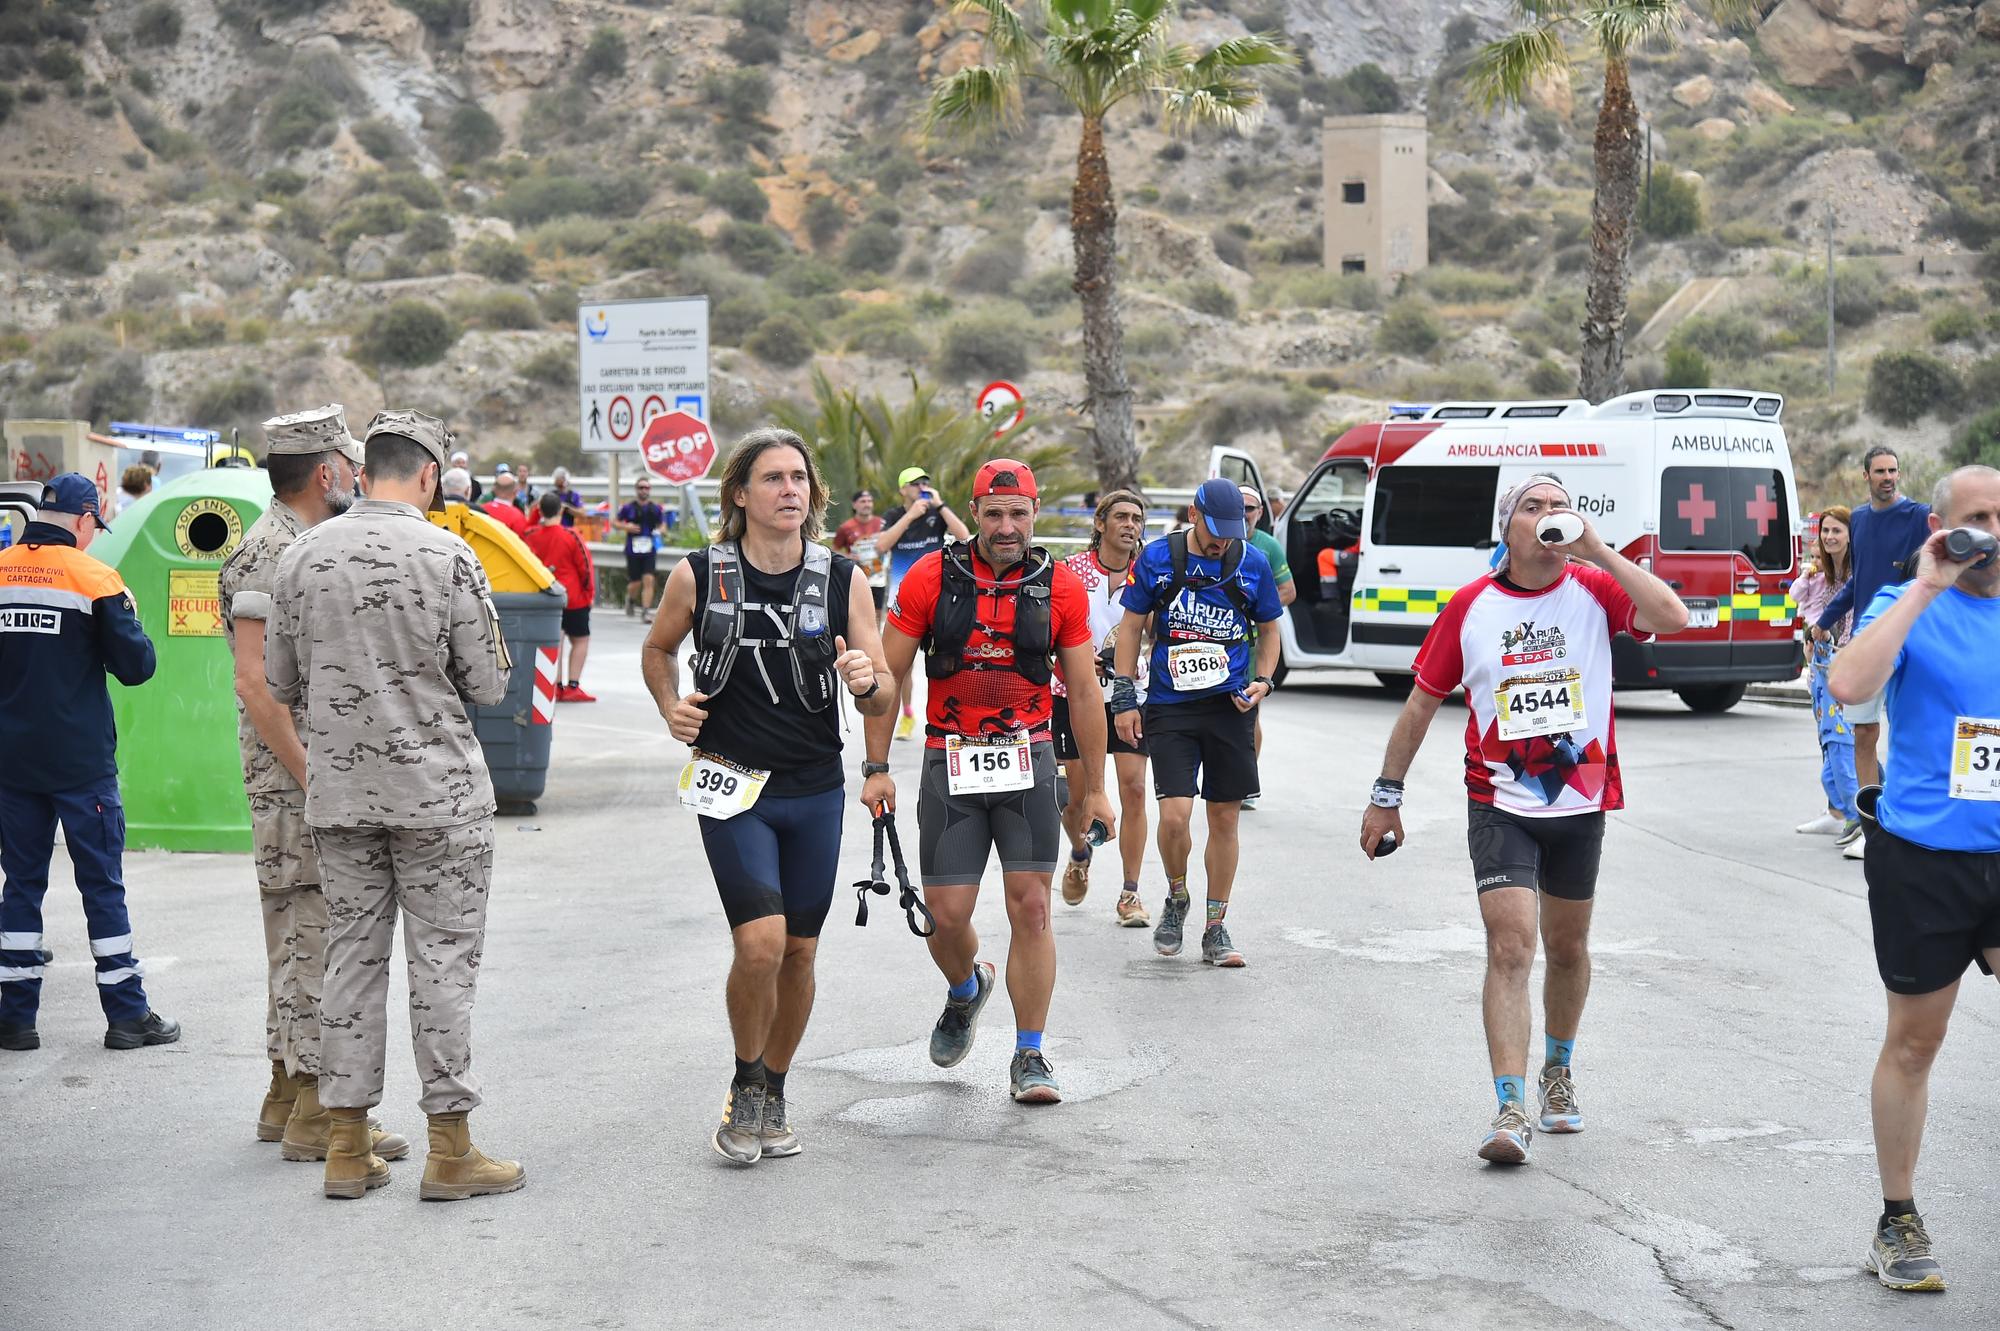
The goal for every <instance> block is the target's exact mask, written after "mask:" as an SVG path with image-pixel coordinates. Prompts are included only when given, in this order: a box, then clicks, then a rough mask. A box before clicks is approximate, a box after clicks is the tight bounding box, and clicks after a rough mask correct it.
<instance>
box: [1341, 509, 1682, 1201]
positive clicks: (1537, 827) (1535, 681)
mask: <svg viewBox="0 0 2000 1331" xmlns="http://www.w3.org/2000/svg"><path fill="white" fill-rule="evenodd" d="M1497 519H1498V521H1497V531H1498V534H1499V537H1500V541H1501V547H1500V550H1499V552H1498V555H1497V556H1496V560H1495V567H1494V570H1493V572H1491V573H1489V574H1487V575H1486V576H1485V577H1483V578H1480V579H1479V580H1478V581H1477V582H1474V583H1470V584H1468V585H1467V586H1464V587H1461V588H1459V590H1458V591H1457V593H1455V594H1454V595H1453V596H1452V598H1451V601H1450V602H1449V603H1448V604H1447V605H1446V606H1445V608H1444V612H1443V613H1442V614H1440V615H1439V616H1438V618H1437V622H1436V623H1435V624H1433V625H1432V626H1431V630H1430V633H1429V635H1428V636H1427V637H1426V638H1425V639H1424V645H1423V647H1422V649H1421V650H1420V651H1419V652H1418V653H1417V663H1416V664H1417V686H1416V688H1415V689H1413V690H1412V691H1411V693H1410V700H1409V702H1408V703H1407V704H1405V705H1404V707H1403V712H1402V715H1401V716H1400V717H1398V718H1397V720H1396V727H1395V729H1394V730H1393V731H1392V732H1391V733H1390V735H1389V748H1388V752H1387V754H1386V755H1385V756H1384V757H1383V759H1382V775H1381V776H1380V777H1379V778H1378V779H1377V780H1376V782H1375V788H1374V790H1373V792H1372V793H1371V794H1370V796H1369V805H1368V809H1367V812H1366V813H1365V815H1364V816H1363V818H1362V822H1361V849H1362V850H1363V852H1365V853H1366V854H1367V855H1368V857H1369V858H1370V859H1373V858H1375V855H1376V853H1377V851H1378V850H1379V849H1380V848H1381V843H1382V841H1383V838H1384V837H1385V836H1389V835H1393V836H1394V837H1395V839H1396V842H1397V843H1401V842H1403V841H1404V840H1406V838H1405V837H1404V834H1403V818H1402V813H1401V811H1400V810H1401V806H1402V802H1403V778H1404V776H1405V775H1406V774H1407V773H1408V772H1409V770H1410V764H1411V763H1412V762H1413V761H1414V760H1415V759H1416V756H1417V748H1418V746H1419V745H1421V744H1422V743H1423V739H1424V734H1425V732H1426V731H1427V730H1429V728H1430V724H1431V719H1432V718H1433V717H1435V716H1436V715H1437V710H1438V705H1439V704H1440V703H1442V702H1443V701H1444V700H1445V698H1447V697H1448V696H1450V694H1451V692H1452V690H1453V689H1456V688H1458V687H1459V686H1460V685H1463V686H1464V687H1465V702H1466V710H1467V712H1468V713H1469V715H1468V719H1467V721H1466V727H1465V785H1466V790H1467V791H1468V793H1469V794H1470V797H1471V798H1470V801H1469V812H1468V815H1467V831H1466V839H1467V842H1468V845H1469V846H1470V848H1471V852H1472V871H1473V875H1474V882H1475V886H1476V889H1477V892H1478V896H1479V913H1480V915H1481V917H1482V918H1483V920H1484V921H1485V924H1486V983H1485V995H1484V1017H1485V1023H1486V1050H1487V1056H1488V1059H1489V1062H1490V1063H1491V1066H1492V1072H1493V1088H1494V1093H1495V1094H1496V1095H1497V1096H1498V1098H1499V1112H1498V1113H1497V1114H1496V1115H1495V1117H1494V1119H1493V1125H1492V1127H1491V1129H1490V1130H1489V1131H1488V1132H1487V1133H1486V1134H1485V1136H1484V1137H1483V1138H1482V1139H1481V1141H1480V1145H1479V1156H1480V1158H1481V1159H1483V1160H1489V1161H1492V1162H1493V1163H1495V1164H1515V1165H1519V1164H1526V1163H1527V1161H1528V1148H1529V1145H1530V1143H1531V1140H1532V1138H1533V1129H1532V1128H1531V1127H1530V1126H1529V1120H1528V1112H1527V1103H1526V1102H1527V1090H1526V1086H1527V1055H1528V1034H1529V1030H1530V1028H1531V1025H1532V1022H1531V1017H1530V1012H1529V1000H1528V975H1529V971H1530V970H1531V969H1532V968H1533V966H1534V962H1535V935H1536V929H1537V925H1538V924H1539V926H1540V932H1541V938H1542V944H1543V946H1544V947H1545V948H1546V949H1547V952H1548V974H1547V976H1546V978H1545V980H1544V982H1543V986H1542V1001H1543V1005H1544V1009H1545V1024H1546V1031H1545V1033H1546V1052H1545V1057H1544V1060H1543V1064H1542V1075H1541V1118H1540V1126H1541V1129H1542V1131H1544V1132H1579V1131H1581V1130H1582V1128H1583V1111H1582V1109H1581V1108H1580V1107H1579V1106H1578V1103H1577V1097H1576V1088H1575V1084H1574V1083H1573V1081H1572V1080H1571V1074H1570V1055H1571V1051H1572V1050H1573V1049H1574V1047H1575V1045H1576V1034H1577V1027H1578V1025H1579V1024H1580V1023H1581V1022H1582V1020H1583V1003H1584V999H1585V997H1586V996H1587V995H1588V994H1589V992H1590V950H1589V942H1590V911H1591V900H1592V898H1593V896H1594V895H1595V893H1596V891H1597V866H1598V857H1599V854H1600V852H1601V850H1602V848H1603V844H1604V814H1605V811H1606V810H1609V809H1620V808H1623V807H1624V805H1625V797H1624V788H1623V782H1622V779H1621V777H1620V775H1619V770H1618V744H1617V738H1616V734H1615V732H1614V730H1613V726H1612V715H1611V640H1612V639H1613V638H1615V637H1616V636H1617V635H1618V634H1620V633H1629V634H1632V635H1634V636H1638V637H1643V636H1650V635H1652V634H1656V633H1678V632H1679V631H1680V630H1682V629H1683V628H1685V627H1687V618H1688V615H1687V606H1685V605H1684V604H1682V602H1681V599H1680V598H1679V597H1678V596H1676V595H1675V594H1674V591H1673V589H1672V588H1671V587H1669V586H1667V584H1666V583H1664V582H1662V581H1661V580H1660V579H1658V578H1656V577H1654V576H1653V575H1652V574H1651V573H1649V572H1647V571H1646V570H1644V569H1642V568H1640V567H1639V566H1638V565H1637V564H1635V563H1633V562H1632V561H1631V560H1629V559H1627V558H1625V557H1624V556H1623V555H1621V554H1619V553H1618V552H1617V551H1616V550H1613V549H1612V548H1611V547H1610V546H1608V545H1606V544H1605V543H1604V540H1603V538H1602V537H1600V536H1599V535H1598V534H1597V532H1596V530H1595V529H1594V528H1593V527H1592V526H1591V525H1590V522H1589V520H1588V519H1587V518H1585V517H1584V516H1583V515H1582V514H1580V513H1576V512H1574V511H1573V509H1572V508H1571V505H1570V496H1569V491H1568V490H1567V489H1566V488H1565V487H1564V486H1563V484H1562V482H1561V481H1559V480H1557V479H1556V478H1555V477H1554V476H1551V475H1546V474H1543V475H1536V476H1530V477H1528V478H1527V479H1526V480H1524V481H1522V482H1521V483H1520V484H1518V485H1516V486H1514V487H1513V488H1511V489H1509V490H1508V491H1507V492H1506V493H1505V494H1504V495H1502V496H1501V498H1500V504H1499V511H1498V514H1497ZM1585 561H1587V562H1585Z"/></svg>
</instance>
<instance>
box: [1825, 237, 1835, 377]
mask: <svg viewBox="0 0 2000 1331" xmlns="http://www.w3.org/2000/svg"><path fill="white" fill-rule="evenodd" d="M1834 374H1835V362H1834V351H1833V204H1832V203H1831V202H1829V203H1828V204H1827V205H1826V391H1827V392H1829V393H1831V392H1833V380H1834Z"/></svg>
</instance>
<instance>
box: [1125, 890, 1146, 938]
mask: <svg viewBox="0 0 2000 1331" xmlns="http://www.w3.org/2000/svg"><path fill="white" fill-rule="evenodd" d="M1152 922H1153V917H1152V916H1151V915H1149V914H1147V913H1146V903H1145V902H1143V901H1141V900H1139V894H1138V893H1137V892H1129V891H1127V892H1120V893H1119V894H1118V927H1119V928H1121V929H1143V928H1145V927H1146V926H1147V925H1149V924H1151V923H1152Z"/></svg>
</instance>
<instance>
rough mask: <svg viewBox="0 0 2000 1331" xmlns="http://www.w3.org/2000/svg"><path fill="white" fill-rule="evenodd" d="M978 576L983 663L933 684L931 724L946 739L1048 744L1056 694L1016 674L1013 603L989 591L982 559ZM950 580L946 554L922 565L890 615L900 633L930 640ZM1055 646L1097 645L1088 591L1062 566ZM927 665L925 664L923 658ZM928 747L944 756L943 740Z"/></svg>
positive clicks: (972, 646) (976, 651) (971, 651)
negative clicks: (943, 585) (1025, 737)
mask: <svg viewBox="0 0 2000 1331" xmlns="http://www.w3.org/2000/svg"><path fill="white" fill-rule="evenodd" d="M972 571H973V576H974V577H976V578H977V579H978V580H979V585H980V592H979V609H978V614H977V615H976V616H975V617H974V623H973V627H972V635H971V636H970V637H969V638H967V639H966V643H965V659H966V660H967V661H978V662H980V663H981V665H982V667H983V668H982V669H979V670H961V671H959V672H958V673H957V674H956V675H952V676H950V677H949V678H946V679H934V680H932V681H931V682H930V701H929V703H928V705H927V707H926V716H925V720H926V721H927V722H929V724H930V728H931V729H932V730H933V731H946V732H949V733H951V734H954V735H965V736H968V737H971V738H974V739H977V738H979V737H981V736H994V735H1006V734H1011V733H1014V732H1016V731H1020V730H1026V731H1027V732H1028V734H1029V738H1031V739H1033V740H1036V741H1045V740H1047V739H1048V738H1049V714H1050V711H1051V710H1052V709H1051V705H1050V702H1049V697H1050V695H1049V686H1048V685H1046V684H1041V685H1036V684H1030V683H1029V682H1028V681H1027V680H1026V679H1023V678H1022V677H1021V674H1020V672H1019V671H1017V670H1015V669H1014V639H1013V632H1014V595H1013V593H1011V592H1009V591H1006V590H1004V589H996V590H991V591H989V590H988V588H989V587H990V586H991V585H992V583H993V580H994V575H993V569H992V568H991V567H990V566H989V565H988V564H987V562H986V561H985V560H983V559H981V558H980V557H979V555H978V553H977V552H976V551H975V552H974V554H973V556H972ZM1025 571H1026V565H1025V564H1017V565H1015V566H1014V567H1013V568H1011V569H1009V570H1008V571H1007V576H1006V577H1005V578H1004V579H1003V580H1002V584H1003V588H1004V585H1005V584H1006V583H1018V582H1019V581H1020V580H1021V575H1022V573H1024V572H1025ZM943 576H944V553H943V552H942V551H939V550H933V551H931V552H930V553H929V554H927V555H925V556H924V557H923V558H922V559H919V560H918V561H917V562H916V563H915V564H914V565H913V566H912V567H911V569H910V571H909V572H908V573H906V574H904V575H903V581H902V583H901V584H900V585H899V586H898V588H897V590H896V600H895V603H894V604H893V605H891V606H890V607H889V625H890V627H892V628H894V629H895V630H896V631H897V632H899V633H903V634H905V635H907V636H909V637H912V638H915V639H917V640H918V641H919V642H921V641H922V640H923V637H924V635H925V634H927V633H929V632H930V629H931V624H932V622H933V621H934V620H935V619H936V617H937V604H938V591H939V586H940V582H941V579H942V578H943ZM1049 641H1050V644H1051V645H1052V646H1054V647H1055V648H1056V649H1058V650H1060V649H1062V648H1065V647H1081V646H1083V645H1084V644H1086V643H1088V642H1089V641H1090V602H1089V599H1088V598H1087V597H1086V596H1085V595H1084V591H1083V583H1082V581H1080V580H1079V579H1078V578H1077V576H1076V574H1075V573H1073V572H1071V571H1070V570H1069V569H1066V568H1064V567H1063V566H1062V565H1061V564H1058V565H1056V568H1055V577H1054V582H1053V583H1052V584H1051V587H1050V596H1049ZM918 659H919V661H921V660H922V658H921V656H920V657H919V658H918ZM924 743H925V745H926V747H928V748H933V749H941V748H943V747H944V739H943V738H942V737H941V736H939V735H937V734H931V735H928V736H927V737H926V738H925V740H924Z"/></svg>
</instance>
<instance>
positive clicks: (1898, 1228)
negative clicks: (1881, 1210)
mask: <svg viewBox="0 0 2000 1331" xmlns="http://www.w3.org/2000/svg"><path fill="white" fill-rule="evenodd" d="M1862 1265H1863V1266H1864V1267H1866V1268H1867V1269H1868V1270H1870V1271H1873V1272H1874V1273H1875V1278H1876V1279H1877V1280H1879V1281H1881V1282H1882V1285H1883V1287H1884V1288H1885V1289H1901V1290H1941V1289H1943V1288H1944V1268H1943V1267H1941V1266H1939V1265H1938V1261H1937V1258H1935V1257H1933V1256H1931V1236H1930V1235H1929V1234H1928V1233H1926V1232H1925V1230H1924V1222H1923V1218H1922V1217H1920V1216H1914V1215H1892V1216H1890V1217H1888V1218H1887V1219H1886V1220H1884V1221H1882V1222H1880V1224H1879V1227H1878V1228H1877V1229H1876V1230H1875V1241H1874V1242H1873V1243H1871V1244H1869V1245H1868V1257H1867V1260H1866V1261H1864V1262H1863V1263H1862Z"/></svg>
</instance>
